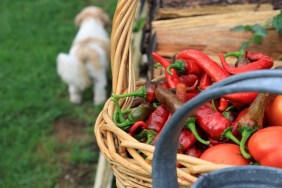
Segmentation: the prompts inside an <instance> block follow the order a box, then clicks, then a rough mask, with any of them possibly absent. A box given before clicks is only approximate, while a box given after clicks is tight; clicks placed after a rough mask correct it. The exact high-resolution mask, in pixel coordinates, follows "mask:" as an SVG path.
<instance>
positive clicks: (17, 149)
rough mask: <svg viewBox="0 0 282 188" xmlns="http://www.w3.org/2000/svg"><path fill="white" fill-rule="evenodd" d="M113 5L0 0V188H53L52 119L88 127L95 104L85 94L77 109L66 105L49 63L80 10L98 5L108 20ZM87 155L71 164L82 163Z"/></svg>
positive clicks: (64, 46) (65, 46)
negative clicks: (70, 120) (71, 119)
mask: <svg viewBox="0 0 282 188" xmlns="http://www.w3.org/2000/svg"><path fill="white" fill-rule="evenodd" d="M115 3H116V1H115V0H110V1H107V3H105V2H104V1H102V0H92V1H91V0H90V1H79V0H74V1H63V0H57V1H51V0H40V1H34V0H25V1H10V0H1V1H0V23H1V27H0V41H1V43H0V49H1V50H0V66H1V69H0V91H1V92H0V99H1V100H0V107H1V110H0V151H1V155H0V177H1V178H0V187H5V188H12V187H22V188H50V187H53V186H54V184H55V183H56V180H57V178H58V175H59V173H60V171H61V166H60V165H59V164H58V163H56V160H57V159H56V155H57V153H56V152H57V148H58V147H59V143H58V140H56V139H55V138H54V137H53V136H50V135H51V134H52V125H53V123H54V121H55V120H56V119H58V118H60V117H64V116H68V117H74V118H79V119H82V120H83V121H86V122H87V123H88V124H89V127H90V128H92V126H93V124H94V122H95V119H96V117H97V114H98V113H99V111H100V110H101V106H100V107H95V106H93V102H92V98H90V97H89V96H88V93H87V91H86V92H85V95H84V97H85V102H84V103H83V105H81V106H74V105H72V104H70V102H69V100H68V92H67V87H66V85H65V84H63V83H62V82H61V80H60V78H59V77H58V75H57V72H56V62H55V61H56V56H57V54H58V53H59V52H67V51H68V50H69V47H70V45H71V43H72V40H73V38H74V36H75V34H76V32H77V28H76V27H75V26H74V22H73V20H74V17H75V15H76V14H77V13H78V12H79V11H80V10H81V9H82V8H83V7H85V6H89V5H97V6H101V7H103V8H105V10H106V11H107V12H109V14H110V16H111V17H112V16H113V13H114V9H115ZM91 134H93V132H91ZM69 147H72V145H70V146H69ZM88 152H90V151H83V152H82V154H81V155H82V156H79V157H74V158H75V160H74V161H79V162H85V161H86V162H87V161H88V159H89V158H90V157H89V156H90V154H89V153H88ZM92 155H95V153H94V154H92ZM91 157H93V156H91ZM94 157H97V156H94ZM70 158H71V157H70Z"/></svg>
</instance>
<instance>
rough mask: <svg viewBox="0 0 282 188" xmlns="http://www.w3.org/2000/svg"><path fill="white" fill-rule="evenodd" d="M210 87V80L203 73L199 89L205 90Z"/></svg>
mask: <svg viewBox="0 0 282 188" xmlns="http://www.w3.org/2000/svg"><path fill="white" fill-rule="evenodd" d="M210 85H212V79H211V77H210V76H209V75H208V74H207V73H206V72H204V73H203V74H202V76H201V79H200V84H199V89H200V90H205V89H207V87H209V86H210Z"/></svg>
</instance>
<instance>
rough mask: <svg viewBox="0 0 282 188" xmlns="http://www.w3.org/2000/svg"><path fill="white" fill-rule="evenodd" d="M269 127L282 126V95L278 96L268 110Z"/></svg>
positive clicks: (267, 120)
mask: <svg viewBox="0 0 282 188" xmlns="http://www.w3.org/2000/svg"><path fill="white" fill-rule="evenodd" d="M265 115H266V122H267V124H268V125H276V126H282V95H278V96H277V97H275V99H274V100H273V101H272V102H271V104H270V105H269V106H268V107H267V109H266V114H265Z"/></svg>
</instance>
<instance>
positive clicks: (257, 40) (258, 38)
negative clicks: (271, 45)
mask: <svg viewBox="0 0 282 188" xmlns="http://www.w3.org/2000/svg"><path fill="white" fill-rule="evenodd" d="M252 41H253V42H255V43H257V44H262V41H263V36H261V35H258V34H254V35H253V37H252Z"/></svg>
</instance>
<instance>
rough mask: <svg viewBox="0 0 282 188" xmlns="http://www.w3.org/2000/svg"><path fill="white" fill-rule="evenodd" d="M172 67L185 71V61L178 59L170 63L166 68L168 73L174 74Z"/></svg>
mask: <svg viewBox="0 0 282 188" xmlns="http://www.w3.org/2000/svg"><path fill="white" fill-rule="evenodd" d="M170 69H176V70H181V71H185V68H184V62H183V61H181V60H178V61H176V62H175V63H173V64H171V65H169V66H168V67H167V68H166V71H167V73H168V74H169V75H172V73H171V71H170Z"/></svg>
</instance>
